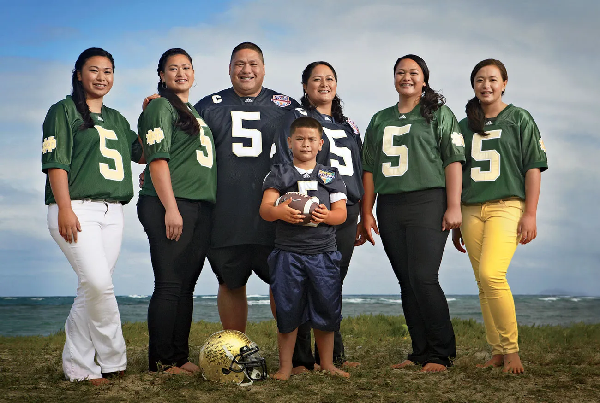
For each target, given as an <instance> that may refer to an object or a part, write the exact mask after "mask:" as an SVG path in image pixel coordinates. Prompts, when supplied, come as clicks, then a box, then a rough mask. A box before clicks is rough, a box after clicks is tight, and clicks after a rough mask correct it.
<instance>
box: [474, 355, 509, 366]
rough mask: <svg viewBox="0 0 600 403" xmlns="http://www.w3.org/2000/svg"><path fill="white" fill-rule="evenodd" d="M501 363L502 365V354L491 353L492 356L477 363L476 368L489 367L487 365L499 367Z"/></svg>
mask: <svg viewBox="0 0 600 403" xmlns="http://www.w3.org/2000/svg"><path fill="white" fill-rule="evenodd" d="M502 365H504V355H502V354H494V355H492V358H490V359H489V360H487V361H486V362H485V363H483V364H477V368H489V367H493V368H498V367H501V366H502Z"/></svg>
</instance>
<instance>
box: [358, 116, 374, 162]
mask: <svg viewBox="0 0 600 403" xmlns="http://www.w3.org/2000/svg"><path fill="white" fill-rule="evenodd" d="M374 121H375V116H373V118H371V121H370V122H369V126H367V130H366V131H365V142H364V143H363V147H362V156H361V160H362V167H363V171H367V172H373V170H374V169H375V149H376V147H375V144H373V142H374V139H375V138H376V136H375V133H373V130H374V128H373V127H374V126H375V125H374Z"/></svg>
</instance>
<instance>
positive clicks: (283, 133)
mask: <svg viewBox="0 0 600 403" xmlns="http://www.w3.org/2000/svg"><path fill="white" fill-rule="evenodd" d="M295 119H296V115H295V113H294V112H293V111H290V112H288V113H286V114H285V115H283V116H282V117H281V118H279V119H274V120H273V121H272V122H271V123H270V124H269V127H268V129H267V130H273V131H274V133H273V143H274V144H275V154H273V158H272V159H271V164H287V163H291V162H292V161H293V158H292V153H291V152H290V149H289V147H288V142H287V139H288V136H289V135H290V126H291V125H292V122H293V121H294V120H295Z"/></svg>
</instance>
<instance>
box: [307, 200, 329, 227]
mask: <svg viewBox="0 0 600 403" xmlns="http://www.w3.org/2000/svg"><path fill="white" fill-rule="evenodd" d="M329 213H330V211H329V210H328V209H327V206H325V205H324V204H319V207H317V208H316V209H314V211H313V213H312V220H311V222H313V223H315V224H319V223H322V222H325V220H326V219H327V217H328V216H329Z"/></svg>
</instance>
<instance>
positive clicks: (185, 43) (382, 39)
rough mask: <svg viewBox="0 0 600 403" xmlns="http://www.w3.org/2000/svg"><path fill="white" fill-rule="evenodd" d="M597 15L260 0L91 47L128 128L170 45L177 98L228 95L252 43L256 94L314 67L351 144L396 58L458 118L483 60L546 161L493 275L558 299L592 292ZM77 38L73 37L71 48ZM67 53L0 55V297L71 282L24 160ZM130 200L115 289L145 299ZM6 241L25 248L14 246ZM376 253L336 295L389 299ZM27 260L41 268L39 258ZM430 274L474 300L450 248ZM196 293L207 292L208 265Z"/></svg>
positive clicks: (391, 95) (540, 8) (356, 260)
mask: <svg viewBox="0 0 600 403" xmlns="http://www.w3.org/2000/svg"><path fill="white" fill-rule="evenodd" d="M193 7H199V6H198V5H194V6H193ZM598 11H600V5H599V4H598V3H597V2H593V1H586V2H578V3H574V4H569V6H568V7H565V6H564V4H563V3H561V2H558V1H555V0H552V1H551V2H546V1H544V2H542V1H534V2H527V3H522V2H517V1H514V0H511V1H506V2H504V3H503V4H502V7H499V6H498V4H496V3H482V2H475V1H468V0H464V1H453V2H433V3H423V2H414V1H403V2H397V1H394V2H392V1H370V2H369V3H364V2H360V1H345V2H343V3H340V2H333V1H326V2H323V1H316V0H314V1H312V0H311V1H305V2H303V3H302V4H301V5H300V4H299V3H298V4H294V5H290V4H289V3H285V2H275V1H266V0H265V1H256V2H252V3H249V2H241V3H232V4H231V5H230V6H229V8H228V9H227V10H225V11H223V12H222V13H220V14H217V15H214V16H213V17H211V18H210V19H205V20H204V21H203V22H201V23H199V24H197V25H195V26H187V27H177V26H174V27H173V28H171V29H167V30H165V29H160V30H155V29H152V27H150V28H143V29H139V28H137V29H131V30H128V31H124V32H123V33H121V34H120V35H118V38H113V37H109V39H106V40H105V41H104V42H103V41H102V40H100V41H95V42H94V43H98V44H99V45H100V46H102V47H105V48H106V49H108V50H110V51H111V53H112V54H113V56H114V57H115V62H116V71H115V85H114V87H113V89H112V91H111V93H110V94H109V95H108V96H107V97H106V104H107V105H109V106H111V107H113V108H115V109H117V110H119V111H120V112H121V113H123V115H124V116H125V117H126V118H127V119H128V120H129V122H130V123H131V124H132V128H134V129H135V127H136V122H137V118H138V115H139V113H140V111H141V102H142V99H143V98H144V97H145V96H147V95H149V94H151V93H153V92H155V90H156V84H157V75H156V64H157V62H158V59H159V57H160V55H161V53H162V52H163V51H164V50H166V49H168V48H170V47H183V48H184V49H186V50H187V51H188V52H189V53H190V54H191V55H192V56H193V58H194V67H195V72H196V81H197V84H196V87H195V88H193V90H192V93H191V97H190V100H191V101H192V102H194V101H195V100H198V99H200V98H201V97H202V96H204V95H206V94H209V93H212V92H216V91H218V90H221V89H222V88H226V87H229V86H230V82H229V77H228V74H227V66H228V62H229V57H230V52H231V49H232V48H233V47H234V46H235V45H237V44H238V43H240V42H242V41H246V40H250V41H254V42H256V43H258V44H259V45H260V46H261V47H262V48H263V51H264V52H265V61H266V69H267V76H266V80H265V86H267V87H269V88H273V89H276V90H278V91H281V92H284V93H287V94H288V95H290V96H293V97H296V98H298V97H299V96H300V95H301V92H302V91H301V90H302V89H301V85H300V75H301V72H302V70H303V69H304V67H305V66H306V65H307V64H308V63H310V62H312V61H315V60H327V61H329V62H330V63H332V64H333V66H335V68H336V70H337V73H338V93H339V95H340V96H341V97H342V99H343V100H344V104H345V112H346V114H347V115H348V116H350V117H351V118H352V119H353V120H354V121H355V122H357V124H358V125H359V127H360V128H361V131H362V132H363V133H364V129H365V128H366V126H367V124H368V122H369V120H370V117H371V116H372V115H373V114H374V113H375V112H377V111H378V110H381V109H383V108H385V107H387V106H389V105H392V104H393V103H395V102H396V101H397V94H396V92H395V90H394V87H393V85H392V82H393V81H392V80H393V75H392V67H393V65H394V62H395V60H396V58H398V57H399V56H402V55H404V54H407V53H416V54H419V55H420V56H422V57H423V58H424V59H425V60H426V61H427V63H428V65H429V68H430V70H431V78H430V82H431V85H432V87H433V88H435V89H440V90H442V91H443V94H444V95H445V96H446V97H447V99H448V105H449V106H450V108H451V109H452V110H453V111H454V113H455V114H456V116H457V117H458V118H459V119H461V118H462V117H464V104H465V103H466V101H467V99H469V98H471V97H472V96H473V95H472V90H471V88H470V85H469V74H470V72H471V69H472V68H473V66H474V65H475V63H477V62H478V61H480V60H482V59H484V58H487V57H495V58H498V59H500V60H502V61H503V62H504V63H505V65H506V66H507V68H508V73H509V84H508V88H507V93H506V96H505V100H506V102H510V103H514V104H515V105H517V106H522V107H524V108H525V109H527V110H529V111H530V112H531V114H532V115H533V116H534V117H535V120H536V122H537V124H538V126H539V127H540V130H541V132H542V135H543V138H544V142H545V144H546V147H547V149H548V157H549V165H550V169H549V170H548V171H547V172H545V173H544V174H543V175H542V196H541V199H540V205H539V212H538V230H539V236H538V239H536V240H535V241H534V242H533V243H531V244H529V245H527V246H525V247H521V246H520V247H519V248H518V251H517V253H516V255H515V258H514V259H513V262H512V264H511V267H510V269H509V275H508V276H509V282H510V284H511V286H512V289H513V292H517V293H535V292H539V291H542V290H544V289H552V288H568V289H571V290H574V291H579V292H582V293H587V294H593V295H599V293H598V291H597V289H598V285H600V280H599V278H598V276H597V274H596V272H595V271H596V270H597V267H598V261H599V259H598V253H597V252H596V249H597V246H596V245H597V235H596V232H597V227H598V224H599V223H598V221H599V220H598V214H597V211H596V209H595V205H596V204H597V202H596V201H597V200H598V199H599V197H600V190H599V189H598V185H597V184H598V183H600V170H598V169H596V168H595V165H594V163H595V161H596V160H597V155H600V154H599V152H600V134H599V133H598V131H597V130H596V128H597V127H598V118H597V111H596V109H597V101H596V94H597V93H598V91H599V90H600V83H599V81H598V79H597V78H596V76H597V71H598V68H599V67H600V57H599V56H598V55H599V54H600V52H598V50H599V45H598V44H597V40H596V39H595V38H597V37H598V34H599V33H600V32H599V28H598V26H597V25H598V24H597V16H598V15H600V13H599V12H598ZM115 12H117V10H115ZM71 29H75V27H69V26H66V27H52V30H51V31H52V32H55V33H58V36H57V37H56V38H58V39H60V37H61V35H67V36H68V35H69V33H70V32H72V31H71ZM81 34H82V35H85V32H83V31H82V32H81ZM58 39H57V40H58ZM85 41H89V39H88V38H85V37H84V38H82V40H81V41H79V42H77V43H84V42H85ZM63 46H64V45H63ZM70 46H71V47H72V46H74V45H70ZM81 50H83V48H82V49H81ZM79 51H80V50H79V49H72V48H71V49H70V50H69V52H65V53H69V57H70V58H71V59H72V60H70V59H66V57H65V56H63V57H59V58H49V57H40V58H36V57H35V55H34V56H31V57H29V58H20V57H14V56H12V55H3V54H0V66H6V67H0V69H1V70H2V72H3V83H2V89H3V92H4V93H9V94H11V96H10V97H4V98H3V99H2V100H1V101H0V121H2V122H3V128H2V136H0V147H2V149H3V150H10V151H9V152H8V153H5V154H4V155H3V159H2V162H1V164H2V168H3V169H2V170H0V204H1V205H2V211H0V224H1V227H0V228H1V229H0V239H2V240H3V241H4V242H6V243H5V244H4V245H5V246H4V247H3V248H0V253H1V254H2V256H1V257H2V259H3V261H5V262H8V263H9V266H7V267H14V268H16V269H14V270H13V269H11V270H10V271H9V273H10V274H8V275H7V274H4V276H5V278H4V280H6V281H8V282H10V283H12V284H14V286H5V288H4V289H2V288H0V295H1V294H5V295H10V294H11V293H16V294H21V295H23V294H27V293H29V292H30V291H29V290H35V292H37V293H43V292H42V291H43V290H45V289H48V290H50V291H48V292H49V293H51V294H52V293H53V292H54V291H53V290H59V291H60V293H62V292H64V293H66V294H73V293H74V291H75V287H74V286H69V287H63V286H62V285H61V283H60V282H58V281H55V279H56V278H60V279H64V278H65V277H64V276H67V275H68V276H71V274H72V270H71V269H70V268H69V267H68V265H67V264H66V259H64V257H62V259H63V260H64V261H61V260H60V258H61V255H60V251H59V250H58V248H57V247H56V245H54V242H53V241H52V239H51V238H50V236H49V234H48V232H47V229H46V227H45V225H46V224H45V207H44V206H43V203H42V201H43V193H42V192H43V184H44V175H42V174H41V172H40V159H39V149H40V144H41V137H42V136H41V124H42V122H43V119H44V116H45V114H46V111H47V110H48V108H49V106H50V105H52V104H53V103H55V102H57V101H58V100H59V99H61V98H63V97H64V96H65V95H66V94H67V93H69V92H70V76H71V69H72V68H73V67H72V66H73V63H74V61H75V58H76V56H77V54H78V52H79ZM10 66H26V67H25V68H20V69H14V68H11V67H10ZM133 171H134V183H137V174H138V173H139V171H140V168H139V167H137V166H134V167H133ZM135 201H136V200H135V198H134V200H133V201H132V202H131V204H129V205H127V206H126V207H125V216H126V223H125V225H126V227H125V240H124V243H123V248H122V252H121V257H120V260H119V262H118V264H117V268H116V271H115V284H116V287H117V292H121V291H119V290H122V293H123V294H146V295H147V294H150V293H151V291H152V282H153V277H152V271H151V266H150V261H149V253H148V244H147V239H146V238H145V234H144V232H143V229H142V227H141V225H140V224H139V222H138V221H137V214H136V211H135ZM17 240H18V241H17ZM17 242H22V245H25V246H19V247H17ZM380 244H381V242H379V244H378V246H376V247H370V246H369V245H365V246H362V247H360V248H357V249H356V251H355V253H354V257H353V260H352V263H351V266H350V270H349V274H348V277H347V278H346V281H345V284H344V292H345V293H397V292H399V286H398V285H397V281H396V279H395V277H394V275H393V272H392V269H391V267H390V266H389V262H388V260H387V258H386V256H385V253H384V252H383V249H382V248H381V246H380ZM25 251H27V253H26V252H25ZM42 254H43V256H44V257H45V256H50V255H51V256H53V258H52V259H44V258H42ZM19 262H20V263H19ZM67 269H68V270H67ZM17 270H18V271H17ZM5 273H6V271H5ZM17 273H18V274H17ZM58 273H63V274H58ZM440 278H441V281H442V285H443V287H444V289H445V290H446V292H447V293H476V292H477V289H476V286H475V283H474V279H473V275H472V269H471V267H470V264H469V262H468V259H467V257H466V256H464V255H462V254H458V253H457V252H455V251H454V248H453V246H452V245H451V244H450V243H449V244H448V245H447V248H446V253H445V257H444V260H443V262H442V267H441V270H440ZM2 283H3V284H6V282H5V281H3V282H2ZM65 283H67V284H69V281H66V280H65ZM59 291H56V292H57V293H58V292H59ZM248 291H249V292H251V293H264V291H265V288H264V285H262V284H261V283H260V281H258V280H252V282H251V283H250V284H249V286H248ZM196 292H197V293H215V292H216V282H215V280H214V276H213V275H212V273H211V270H210V266H209V265H208V264H207V265H206V266H205V268H204V271H203V274H202V275H201V277H200V280H199V282H198V286H197V288H196ZM44 294H45V295H48V294H47V293H44Z"/></svg>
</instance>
